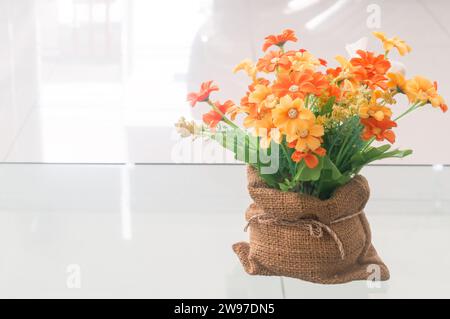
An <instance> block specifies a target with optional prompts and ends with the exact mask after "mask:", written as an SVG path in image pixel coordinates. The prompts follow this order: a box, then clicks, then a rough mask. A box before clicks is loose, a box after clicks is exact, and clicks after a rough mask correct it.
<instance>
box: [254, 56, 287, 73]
mask: <svg viewBox="0 0 450 319" xmlns="http://www.w3.org/2000/svg"><path fill="white" fill-rule="evenodd" d="M277 67H281V68H283V69H289V68H290V67H291V61H290V60H289V58H288V57H287V56H286V55H284V54H283V53H282V52H281V51H270V52H269V53H267V54H266V55H265V56H264V57H263V58H261V59H259V60H258V62H257V63H256V68H257V69H258V70H259V71H263V72H267V73H269V72H273V71H275V69H276V68H277Z"/></svg>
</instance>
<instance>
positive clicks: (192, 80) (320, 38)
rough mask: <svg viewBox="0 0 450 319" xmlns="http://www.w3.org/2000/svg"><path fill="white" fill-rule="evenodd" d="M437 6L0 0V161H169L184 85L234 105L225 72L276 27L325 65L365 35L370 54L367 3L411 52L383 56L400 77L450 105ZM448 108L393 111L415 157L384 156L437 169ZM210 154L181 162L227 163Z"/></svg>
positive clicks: (233, 79)
mask: <svg viewBox="0 0 450 319" xmlns="http://www.w3.org/2000/svg"><path fill="white" fill-rule="evenodd" d="M449 9H450V2H448V1H444V0H434V1H431V0H429V1H425V0H418V1H406V0H395V1H392V0H391V1H363V0H360V1H357V0H338V1H331V0H293V1H287V0H283V1H280V0H278V1H276V0H273V1H269V0H194V1H183V0H174V1H145V0H128V1H127V0H92V1H81V0H36V1H32V0H15V1H13V0H0V159H1V160H3V161H18V162H28V161H35V162H128V161H131V162H170V161H171V160H172V158H173V156H172V155H173V148H174V145H178V142H177V140H176V139H175V137H174V136H175V135H174V132H173V129H172V125H173V123H174V122H175V121H176V120H177V119H178V117H179V116H181V115H184V116H194V117H196V118H199V116H200V113H201V112H203V111H205V109H202V108H201V107H200V108H198V109H195V110H194V112H193V113H191V112H192V110H191V109H190V107H189V106H188V105H187V103H186V102H185V95H186V92H187V91H190V90H194V89H197V86H198V84H199V83H200V82H202V81H203V80H207V79H215V80H216V81H217V82H218V83H219V85H220V87H221V89H222V90H221V92H220V93H219V94H217V95H216V96H218V97H220V98H221V99H225V98H230V97H231V98H234V99H235V100H238V99H239V97H240V96H241V95H242V94H243V93H244V91H245V87H246V85H247V82H246V80H247V79H246V78H245V76H243V75H233V74H232V73H231V69H232V67H233V66H234V65H235V64H236V63H237V62H239V61H240V60H241V59H242V58H246V57H249V58H252V59H256V58H257V57H258V56H259V55H260V54H261V53H262V52H261V50H260V47H261V43H262V41H263V38H264V36H266V35H268V34H271V33H277V32H279V31H280V30H282V29H284V28H287V27H289V28H292V29H295V30H296V31H297V34H298V36H299V38H300V42H299V46H300V47H305V48H308V49H309V50H310V51H312V52H313V53H315V54H317V55H319V56H322V57H324V58H325V59H327V60H329V61H330V63H331V64H332V58H333V57H334V56H335V55H337V54H346V51H345V45H346V44H351V43H354V42H356V41H358V40H360V39H362V38H364V37H369V42H368V47H369V49H376V48H377V49H378V48H379V43H378V42H377V41H376V40H375V39H373V38H372V37H371V36H370V33H371V31H373V30H375V29H373V28H372V27H373V25H371V24H370V23H369V24H368V23H367V21H368V19H370V18H371V17H373V14H376V13H377V12H378V10H379V13H380V15H379V22H380V25H379V26H380V29H381V30H382V31H385V32H386V33H387V34H388V35H398V36H400V37H402V38H404V39H405V40H406V41H407V42H408V43H410V44H411V46H412V47H413V52H412V53H411V54H410V55H408V56H407V57H404V58H401V59H399V58H395V59H396V60H397V59H398V60H401V61H402V62H403V63H404V64H405V65H406V69H407V75H408V76H412V75H415V74H422V75H425V76H428V77H430V78H432V79H434V80H437V81H438V82H439V85H440V91H441V94H442V95H443V96H444V97H447V100H450V82H449V80H448V74H449V71H450V66H449V63H448V56H449V55H450V22H448V21H449V20H448V19H447V18H446V13H447V12H448V10H449ZM370 21H373V20H370ZM405 106H406V105H405V104H404V102H402V103H399V105H398V108H399V109H402V108H404V107H405ZM395 108H397V106H396V107H395ZM449 114H450V113H449ZM449 114H445V115H443V114H442V113H441V112H440V111H439V110H437V109H431V107H427V109H426V110H425V109H423V110H419V111H418V112H417V113H416V114H413V115H412V116H410V117H407V118H405V119H403V120H402V121H401V122H400V123H399V127H398V129H397V130H396V133H397V136H398V142H397V143H396V145H397V146H399V147H409V148H413V149H414V152H415V153H414V155H413V156H411V157H409V158H407V159H404V160H401V161H399V160H390V161H389V162H391V163H450V150H449V148H448V146H447V145H448V142H447V140H448V137H449V136H450V125H449V123H450V122H449V116H450V115H449ZM195 152H197V155H199V154H200V155H201V153H202V150H201V148H197V149H196V151H195ZM211 152H213V151H211V150H210V149H209V150H207V153H208V154H209V155H208V156H207V157H206V158H205V157H204V156H203V159H202V156H197V157H195V159H194V160H195V161H202V160H203V161H205V160H214V161H224V160H225V159H226V157H223V156H222V155H221V154H219V155H218V154H212V155H211ZM213 153H214V152H213ZM193 158H194V157H193Z"/></svg>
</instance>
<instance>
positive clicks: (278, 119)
mask: <svg viewBox="0 0 450 319" xmlns="http://www.w3.org/2000/svg"><path fill="white" fill-rule="evenodd" d="M272 117H273V124H274V125H275V126H276V127H278V128H279V129H280V130H281V132H283V133H286V134H287V135H294V134H295V132H297V129H298V125H300V124H301V122H302V121H308V122H313V121H314V114H313V113H312V112H311V111H310V110H308V109H306V108H305V107H304V105H303V100H301V99H299V98H297V99H295V100H293V99H292V98H291V97H290V96H289V95H286V96H284V97H282V98H281V99H280V104H278V105H277V106H276V107H275V108H274V109H273V110H272Z"/></svg>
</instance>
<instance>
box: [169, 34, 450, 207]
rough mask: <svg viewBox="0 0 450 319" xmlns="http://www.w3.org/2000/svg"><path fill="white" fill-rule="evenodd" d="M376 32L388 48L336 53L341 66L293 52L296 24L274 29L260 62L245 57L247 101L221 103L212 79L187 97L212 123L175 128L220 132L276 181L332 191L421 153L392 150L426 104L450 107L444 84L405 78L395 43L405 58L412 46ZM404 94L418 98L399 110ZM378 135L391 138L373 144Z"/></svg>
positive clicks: (320, 192)
mask: <svg viewBox="0 0 450 319" xmlns="http://www.w3.org/2000/svg"><path fill="white" fill-rule="evenodd" d="M374 35H375V37H376V38H378V39H379V40H381V42H382V46H383V50H384V52H383V53H381V54H378V53H374V52H369V51H364V50H358V51H357V56H355V57H352V58H351V59H346V58H345V57H343V56H337V57H336V60H337V62H338V66H337V67H334V68H327V62H326V61H325V60H323V59H320V58H317V57H315V56H314V55H313V54H312V53H310V52H309V51H307V50H305V49H300V50H287V49H286V48H285V46H286V44H287V43H288V42H297V41H298V39H297V37H296V35H295V33H294V31H292V30H289V29H287V30H284V31H283V32H282V33H281V34H279V35H270V36H268V37H266V38H265V42H264V44H263V47H262V49H263V51H264V52H265V55H264V56H263V57H261V58H260V59H259V60H258V61H257V62H256V63H253V62H252V61H250V60H244V61H242V62H241V63H239V64H238V65H237V66H236V67H235V69H234V72H238V71H243V72H245V73H246V74H247V75H248V76H249V77H250V80H251V83H250V85H249V86H248V90H247V92H246V94H245V96H244V97H243V98H242V99H241V101H240V103H238V104H236V103H234V102H232V101H230V100H228V101H225V102H224V103H221V102H219V101H213V100H212V99H211V97H210V95H211V93H212V92H214V91H218V90H219V88H218V87H217V86H216V85H215V84H214V83H213V82H212V81H208V82H204V83H203V84H202V85H201V87H200V91H199V92H196V93H190V94H189V95H188V97H187V99H188V101H189V103H190V105H191V106H192V107H194V106H196V105H197V103H199V102H204V103H206V104H208V105H209V106H210V108H211V110H210V111H209V112H207V113H205V114H204V115H203V122H204V123H203V124H202V125H198V124H196V123H194V122H188V121H186V120H185V119H184V118H182V119H181V120H180V121H179V122H178V123H177V124H176V127H177V128H178V130H179V131H180V133H181V134H182V136H184V137H186V136H189V135H193V136H203V137H207V138H210V139H214V140H216V141H217V142H219V143H220V144H221V145H223V146H224V147H226V148H227V149H229V150H231V151H232V152H234V153H235V154H236V158H237V159H238V160H242V161H244V162H246V163H248V164H250V165H251V166H252V167H254V168H255V169H256V170H257V172H258V173H259V175H260V177H261V178H262V179H263V180H264V181H265V182H266V184H267V185H269V186H270V187H271V188H275V189H279V190H282V191H291V192H300V193H304V194H309V195H313V196H316V197H319V198H320V199H326V198H329V197H330V196H331V194H332V193H333V191H334V190H335V189H336V188H337V187H339V186H342V185H344V184H346V183H347V182H349V181H350V180H351V179H352V177H354V176H355V175H356V174H357V173H358V172H359V171H360V170H361V168H362V167H364V166H365V165H367V164H368V163H371V162H373V161H376V160H380V159H384V158H390V157H398V158H401V157H405V156H407V155H409V154H411V153H412V151H411V150H398V149H391V144H394V142H395V133H394V130H395V127H397V122H398V121H399V120H400V119H401V118H402V117H403V116H405V115H407V114H409V113H411V112H413V111H415V110H417V109H419V108H422V107H424V106H425V105H427V104H430V105H431V106H433V107H439V108H440V109H441V110H442V111H444V112H445V111H447V105H446V104H445V101H444V99H443V98H442V97H441V96H440V95H439V94H438V92H437V84H436V82H431V81H430V80H428V79H426V78H424V77H422V76H414V77H412V78H410V79H405V77H404V74H403V73H402V72H400V71H394V70H393V68H392V67H391V62H390V61H389V55H390V54H391V53H392V51H393V50H397V51H398V53H399V54H400V55H401V56H403V55H405V54H407V53H409V52H410V51H411V48H410V46H409V45H407V44H406V43H405V42H404V41H403V40H401V39H399V38H397V37H394V38H388V37H386V36H385V34H383V33H381V32H374ZM400 95H405V96H406V98H407V101H408V102H409V106H408V107H406V108H405V109H404V111H403V113H401V114H400V115H399V116H397V117H395V118H394V117H393V113H392V108H393V107H400V106H396V105H395V104H396V102H397V101H396V100H397V98H398V96H400ZM240 117H242V120H243V122H242V126H243V127H241V125H238V121H239V118H240ZM229 136H232V138H229ZM230 141H231V142H230ZM374 141H378V142H386V143H384V144H382V145H379V146H374V145H373V142H374ZM262 154H266V155H267V154H268V155H270V156H276V158H277V169H276V170H268V169H267V168H268V167H269V166H270V165H271V164H269V163H267V161H265V160H264V158H263V156H262ZM265 169H266V170H265Z"/></svg>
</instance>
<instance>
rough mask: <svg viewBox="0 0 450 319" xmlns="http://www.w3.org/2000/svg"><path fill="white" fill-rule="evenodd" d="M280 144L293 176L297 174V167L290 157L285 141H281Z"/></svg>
mask: <svg viewBox="0 0 450 319" xmlns="http://www.w3.org/2000/svg"><path fill="white" fill-rule="evenodd" d="M280 146H281V150H282V151H283V153H284V156H285V157H286V160H287V162H288V165H289V172H290V173H291V175H292V176H294V175H295V167H294V166H293V162H292V160H291V158H290V157H289V154H288V152H287V149H286V145H284V143H280Z"/></svg>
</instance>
